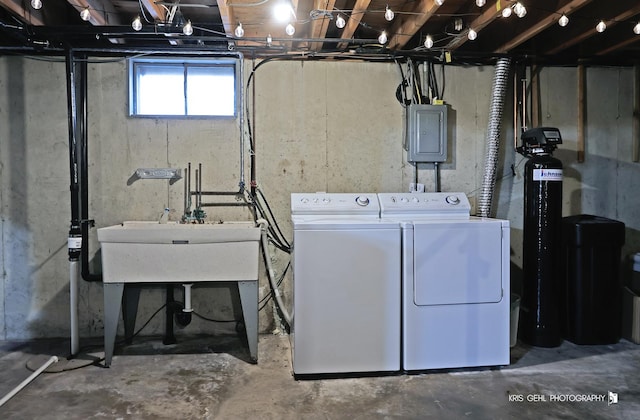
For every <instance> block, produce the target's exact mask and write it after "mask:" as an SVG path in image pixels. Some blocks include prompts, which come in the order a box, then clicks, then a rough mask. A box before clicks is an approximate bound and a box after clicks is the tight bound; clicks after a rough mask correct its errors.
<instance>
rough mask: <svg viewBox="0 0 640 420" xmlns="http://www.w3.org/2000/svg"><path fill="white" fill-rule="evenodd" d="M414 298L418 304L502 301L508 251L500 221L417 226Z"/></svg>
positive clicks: (506, 275)
mask: <svg viewBox="0 0 640 420" xmlns="http://www.w3.org/2000/svg"><path fill="white" fill-rule="evenodd" d="M413 227H414V231H413V245H414V252H413V255H412V256H411V260H412V261H411V263H412V264H413V269H414V296H413V300H414V303H415V304H416V305H417V306H425V305H456V304H468V303H496V302H500V301H501V300H502V299H503V296H502V290H503V289H504V288H506V286H503V282H507V281H509V278H508V274H505V273H504V272H503V266H504V264H505V261H508V258H509V255H508V254H507V255H505V252H506V250H507V249H508V247H503V243H502V241H503V235H502V224H501V223H469V222H456V221H451V222H446V221H442V222H438V223H435V222H433V223H428V222H425V223H414V225H413Z"/></svg>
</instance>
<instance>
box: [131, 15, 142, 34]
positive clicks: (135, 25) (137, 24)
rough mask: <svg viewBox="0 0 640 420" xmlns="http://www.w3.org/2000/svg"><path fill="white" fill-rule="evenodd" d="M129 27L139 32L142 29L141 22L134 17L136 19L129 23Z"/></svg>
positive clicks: (138, 17) (137, 17)
mask: <svg viewBox="0 0 640 420" xmlns="http://www.w3.org/2000/svg"><path fill="white" fill-rule="evenodd" d="M131 27H132V28H133V30H134V31H139V30H140V29H142V21H141V20H140V16H136V18H135V19H133V22H131Z"/></svg>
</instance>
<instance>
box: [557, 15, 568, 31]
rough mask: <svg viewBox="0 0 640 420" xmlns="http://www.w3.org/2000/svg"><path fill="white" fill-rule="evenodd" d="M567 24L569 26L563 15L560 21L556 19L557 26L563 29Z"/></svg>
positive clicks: (566, 18)
mask: <svg viewBox="0 0 640 420" xmlns="http://www.w3.org/2000/svg"><path fill="white" fill-rule="evenodd" d="M567 24H569V18H568V17H567V15H565V14H563V15H562V16H560V19H558V25H560V26H562V27H563V28H564V27H565V26H567Z"/></svg>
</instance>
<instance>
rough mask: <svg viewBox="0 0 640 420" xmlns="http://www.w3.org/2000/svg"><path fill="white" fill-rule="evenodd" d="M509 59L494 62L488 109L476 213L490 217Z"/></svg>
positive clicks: (509, 64)
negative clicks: (482, 173) (484, 153)
mask: <svg viewBox="0 0 640 420" xmlns="http://www.w3.org/2000/svg"><path fill="white" fill-rule="evenodd" d="M510 66H511V59H509V58H500V59H499V60H498V62H497V63H496V70H495V75H494V79H493V90H492V92H493V93H492V97H491V108H490V111H489V124H488V127H487V143H486V155H485V164H484V176H483V180H482V191H481V193H480V198H479V200H478V215H479V216H480V217H491V206H492V204H493V203H492V202H493V192H494V189H495V185H496V167H497V165H498V152H499V149H500V124H501V122H502V109H503V107H504V101H505V96H506V91H507V83H508V78H509V70H510Z"/></svg>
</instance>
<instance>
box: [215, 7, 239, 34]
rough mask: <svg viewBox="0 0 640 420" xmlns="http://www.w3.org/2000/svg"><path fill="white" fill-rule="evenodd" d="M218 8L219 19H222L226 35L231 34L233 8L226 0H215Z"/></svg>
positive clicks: (233, 19) (233, 20)
mask: <svg viewBox="0 0 640 420" xmlns="http://www.w3.org/2000/svg"><path fill="white" fill-rule="evenodd" d="M217 3H218V10H219V11H220V19H221V20H222V25H223V26H224V32H225V33H226V34H227V36H233V29H234V28H233V24H234V22H235V17H234V16H233V10H231V9H232V8H231V7H229V5H228V4H227V0H217Z"/></svg>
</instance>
